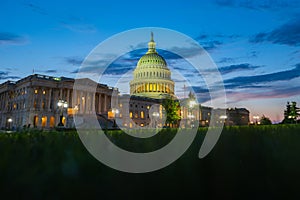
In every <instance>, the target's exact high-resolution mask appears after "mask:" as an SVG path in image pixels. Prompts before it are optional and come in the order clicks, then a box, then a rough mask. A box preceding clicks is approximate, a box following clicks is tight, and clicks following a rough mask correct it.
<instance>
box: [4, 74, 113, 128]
mask: <svg viewBox="0 0 300 200" xmlns="http://www.w3.org/2000/svg"><path fill="white" fill-rule="evenodd" d="M83 81H85V82H88V81H90V82H93V81H92V80H90V79H86V80H83ZM74 82H75V79H71V78H66V77H51V76H46V75H39V74H34V75H30V76H28V77H25V78H23V79H21V80H19V81H17V82H12V81H7V82H5V83H2V84H1V85H0V127H1V128H2V129H4V128H8V129H16V128H20V127H39V128H53V127H55V126H57V124H58V123H59V121H60V116H61V115H63V119H62V121H63V124H64V126H67V127H72V126H74V124H73V120H72V115H73V114H75V113H76V114H79V115H80V114H93V113H97V114H102V115H106V116H107V112H108V110H109V109H110V106H111V103H110V100H111V95H112V92H113V91H114V90H115V89H114V88H109V87H108V86H106V85H103V84H97V88H96V92H95V93H92V92H87V91H84V90H81V91H80V90H74V89H73V86H74ZM59 100H63V101H65V102H67V107H66V108H59V107H58V105H57V103H58V101H59ZM61 109H62V110H61Z"/></svg>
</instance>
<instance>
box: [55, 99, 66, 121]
mask: <svg viewBox="0 0 300 200" xmlns="http://www.w3.org/2000/svg"><path fill="white" fill-rule="evenodd" d="M57 106H58V108H59V110H60V116H59V123H58V125H57V126H64V123H63V117H64V116H63V111H64V108H68V103H67V101H65V100H58V102H57Z"/></svg>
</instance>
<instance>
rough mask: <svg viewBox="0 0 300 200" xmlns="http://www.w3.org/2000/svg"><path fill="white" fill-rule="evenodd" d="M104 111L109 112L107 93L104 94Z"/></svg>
mask: <svg viewBox="0 0 300 200" xmlns="http://www.w3.org/2000/svg"><path fill="white" fill-rule="evenodd" d="M103 112H105V113H107V95H106V94H104V109H103Z"/></svg>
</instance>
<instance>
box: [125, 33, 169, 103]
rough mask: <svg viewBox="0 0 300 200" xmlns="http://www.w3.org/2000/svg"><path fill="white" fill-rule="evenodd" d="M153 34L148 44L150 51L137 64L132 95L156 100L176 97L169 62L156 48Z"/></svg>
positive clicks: (131, 86) (131, 83)
mask: <svg viewBox="0 0 300 200" xmlns="http://www.w3.org/2000/svg"><path fill="white" fill-rule="evenodd" d="M155 45H156V44H155V42H154V40H153V33H151V40H150V42H149V43H148V51H147V53H146V54H145V55H143V56H142V57H141V58H140V60H139V61H138V63H137V66H136V69H135V70H134V72H133V80H132V81H130V94H131V95H136V96H143V97H149V98H155V99H162V98H165V97H166V96H169V97H173V96H174V81H172V79H171V71H170V70H169V68H168V67H167V62H166V61H165V59H164V58H163V57H162V56H160V55H159V54H158V53H157V51H156V48H155Z"/></svg>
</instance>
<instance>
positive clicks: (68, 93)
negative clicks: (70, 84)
mask: <svg viewBox="0 0 300 200" xmlns="http://www.w3.org/2000/svg"><path fill="white" fill-rule="evenodd" d="M66 101H67V103H68V104H69V105H70V103H71V101H70V90H69V89H67V99H66Z"/></svg>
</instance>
